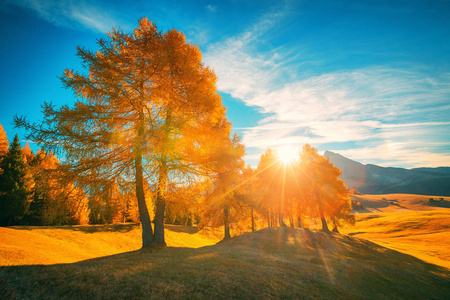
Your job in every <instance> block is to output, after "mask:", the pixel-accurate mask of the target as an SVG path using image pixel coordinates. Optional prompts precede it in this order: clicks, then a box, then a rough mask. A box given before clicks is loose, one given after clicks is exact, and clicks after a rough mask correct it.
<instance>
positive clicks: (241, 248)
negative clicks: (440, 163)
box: [0, 194, 450, 299]
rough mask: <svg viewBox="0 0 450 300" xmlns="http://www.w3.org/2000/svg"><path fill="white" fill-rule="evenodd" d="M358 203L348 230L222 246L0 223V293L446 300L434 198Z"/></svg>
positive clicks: (447, 260)
mask: <svg viewBox="0 0 450 300" xmlns="http://www.w3.org/2000/svg"><path fill="white" fill-rule="evenodd" d="M355 197H357V198H355ZM430 198H433V199H434V200H433V201H431V202H430ZM355 199H359V200H358V201H361V203H362V204H363V205H364V207H365V209H364V211H365V212H366V213H358V214H356V216H357V223H356V226H354V227H349V228H345V229H343V230H341V231H342V232H343V233H346V234H348V235H346V236H345V235H339V234H334V235H327V234H324V233H321V232H316V231H308V230H302V229H292V228H267V229H263V230H260V231H258V232H255V233H248V234H244V235H242V236H239V237H234V238H232V239H230V240H227V241H222V242H219V241H220V240H221V237H222V236H221V234H220V232H218V233H217V234H215V233H214V232H211V231H201V232H200V231H198V230H197V229H195V228H193V227H187V226H170V225H168V226H167V227H166V241H167V244H168V246H169V247H167V248H153V249H150V250H138V249H139V248H140V245H141V241H140V235H141V231H140V227H139V225H135V224H117V225H98V226H61V227H10V228H0V266H3V267H0V299H9V298H12V299H14V298H19V299H22V298H32V299H35V298H37V299H42V298H45V299H48V298H50V299H51V298H53V299H59V298H89V299H91V298H93V299H99V298H101V299H104V298H170V299H172V298H175V299H177V298H182V299H185V298H195V299H196V298H209V299H211V298H313V299H314V298H326V299H349V298H350V299H352V298H353V299H354V298H367V299H383V298H387V299H392V298H394V299H395V298H402V299H409V298H414V299H422V298H426V299H448V295H450V269H449V268H450V230H449V229H450V209H449V208H441V207H438V206H435V202H436V201H437V202H439V201H441V199H440V197H430V196H417V195H398V194H393V195H379V196H371V195H355V196H354V198H353V200H355ZM442 200H443V201H448V200H449V199H448V198H445V197H444V199H442ZM430 204H431V205H430ZM441 204H442V202H439V203H438V205H441ZM374 212H375V213H374Z"/></svg>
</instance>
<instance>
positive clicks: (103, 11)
mask: <svg viewBox="0 0 450 300" xmlns="http://www.w3.org/2000/svg"><path fill="white" fill-rule="evenodd" d="M7 2H9V3H11V4H14V5H18V6H21V7H24V8H27V9H30V10H32V11H34V12H35V13H36V14H37V15H38V16H39V17H40V18H41V19H43V20H46V21H48V22H50V23H52V24H54V25H56V26H62V27H69V28H73V27H81V28H87V29H89V30H93V31H97V32H102V33H106V32H108V31H110V30H111V28H112V27H117V26H118V25H121V26H122V28H123V29H128V28H127V27H128V26H127V25H126V23H125V22H123V20H121V19H120V18H119V17H118V16H117V14H116V13H115V11H114V10H113V9H108V5H107V4H106V3H103V4H102V5H101V6H100V5H99V4H98V3H97V4H94V2H92V1H83V0H81V1H77V0H47V1H40V0H14V1H10V0H7ZM124 27H125V28H124Z"/></svg>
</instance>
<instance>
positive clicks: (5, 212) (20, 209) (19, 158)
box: [0, 134, 30, 226]
mask: <svg viewBox="0 0 450 300" xmlns="http://www.w3.org/2000/svg"><path fill="white" fill-rule="evenodd" d="M0 169H2V170H3V171H2V173H1V175H0V225H1V226H9V225H13V224H19V223H20V221H21V220H22V218H23V217H24V216H25V213H26V212H27V209H28V206H29V203H28V198H29V196H30V191H29V189H28V188H27V182H26V164H25V161H24V157H23V154H22V150H21V149H20V143H19V137H18V136H17V134H16V136H15V137H14V140H13V142H12V143H11V144H10V147H9V151H8V152H7V154H6V155H5V156H3V159H2V161H1V162H0Z"/></svg>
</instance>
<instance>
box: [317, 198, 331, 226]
mask: <svg viewBox="0 0 450 300" xmlns="http://www.w3.org/2000/svg"><path fill="white" fill-rule="evenodd" d="M319 212H320V220H321V221H322V231H324V232H330V230H329V229H328V225H327V220H326V219H325V215H324V213H323V207H322V204H321V203H320V201H319Z"/></svg>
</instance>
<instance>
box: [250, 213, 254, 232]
mask: <svg viewBox="0 0 450 300" xmlns="http://www.w3.org/2000/svg"><path fill="white" fill-rule="evenodd" d="M250 210H251V212H252V232H255V216H254V215H253V207H250Z"/></svg>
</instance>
